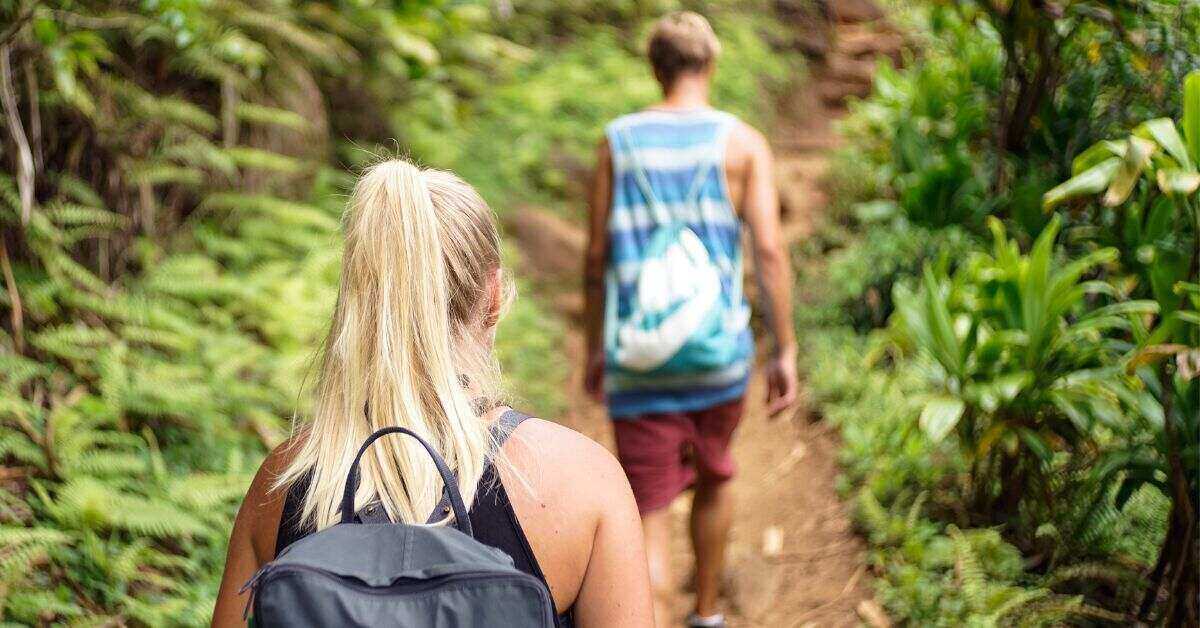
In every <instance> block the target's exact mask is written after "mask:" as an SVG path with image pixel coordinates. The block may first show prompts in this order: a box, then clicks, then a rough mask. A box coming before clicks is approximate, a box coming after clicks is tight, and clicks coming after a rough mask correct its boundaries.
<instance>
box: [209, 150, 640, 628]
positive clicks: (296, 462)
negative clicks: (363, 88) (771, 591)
mask: <svg viewBox="0 0 1200 628" xmlns="http://www.w3.org/2000/svg"><path fill="white" fill-rule="evenodd" d="M345 240H346V242H345V252H344V255H343V261H342V275H341V288H340V292H339V294H338V301H337V306H336V308H335V311H334V314H333V324H332V327H331V329H330V332H329V337H328V339H327V341H326V345H325V350H324V357H323V362H322V365H321V370H320V376H319V379H318V380H317V387H316V391H315V392H316V400H315V406H314V411H313V416H312V420H311V421H310V422H308V423H307V424H305V425H303V426H302V427H299V428H298V430H297V432H296V435H295V436H294V437H293V438H292V439H291V440H289V441H288V442H287V443H285V444H284V445H282V446H280V447H279V448H278V449H276V450H275V451H273V452H271V454H270V455H269V456H268V457H267V459H266V461H264V462H263V465H262V468H261V469H259V471H258V474H257V476H256V477H255V478H254V481H253V483H252V484H251V486H250V490H249V492H248V493H247V494H246V499H245V501H244V502H243V503H242V507H241V510H240V511H239V512H238V515H237V519H236V520H235V522H234V528H233V535H232V537H231V538H230V541H229V554H228V558H227V560H226V564H225V575H224V579H223V580H222V582H221V589H220V593H219V595H218V598H217V606H216V609H215V611H214V615H213V625H215V626H240V625H244V620H243V619H242V608H243V606H244V604H245V601H246V600H245V599H244V597H243V596H241V595H239V594H238V589H239V587H241V585H242V583H244V582H245V581H246V580H247V579H248V578H250V576H251V575H252V574H253V573H254V572H255V570H257V569H258V568H259V567H260V566H261V565H263V564H265V563H267V562H269V561H271V560H272V559H273V558H274V557H275V556H276V554H278V553H279V551H280V550H281V549H283V547H285V546H286V545H288V544H290V543H292V542H294V541H295V540H297V539H299V538H301V537H303V536H306V535H308V534H311V533H313V532H315V531H317V530H319V529H323V528H325V527H328V526H331V525H333V524H335V523H336V522H337V507H338V504H339V502H340V495H341V491H342V489H343V481H344V478H345V477H346V475H347V471H348V470H349V467H350V463H351V461H352V459H353V458H354V454H355V452H356V450H357V448H358V447H359V445H361V444H362V442H363V441H364V440H365V439H366V438H367V436H368V435H370V434H371V433H372V432H373V431H375V430H377V429H379V428H382V427H386V426H392V425H399V426H403V427H407V428H409V429H411V430H414V431H415V432H417V433H418V434H421V435H422V436H424V437H426V438H427V439H429V440H430V441H432V442H433V443H435V444H436V446H437V448H438V449H439V450H440V453H441V454H442V456H443V457H444V458H445V459H446V461H447V463H448V464H449V465H450V466H451V467H452V468H453V469H454V470H455V471H456V474H457V477H458V480H459V489H460V490H461V492H462V494H463V497H464V500H465V501H466V502H467V503H468V504H473V505H472V507H471V510H470V518H471V523H472V524H473V526H474V528H475V530H476V538H477V540H479V541H481V542H483V543H486V544H489V545H492V546H495V547H498V548H500V549H501V550H504V551H505V552H506V553H508V554H509V555H510V556H512V558H513V560H514V562H515V564H516V566H517V568H518V569H521V570H522V571H525V572H526V573H529V574H531V575H533V576H535V577H537V578H539V579H541V580H543V581H544V582H545V583H546V585H547V586H548V587H549V589H550V592H551V594H552V597H553V598H554V604H555V607H556V609H557V611H558V613H559V617H558V624H559V625H560V626H570V625H576V626H582V627H589V626H649V625H652V623H653V620H652V613H653V611H652V604H651V598H650V587H649V577H648V575H647V568H646V558H645V553H644V549H643V546H642V530H641V525H640V523H639V519H638V512H637V506H636V504H635V502H634V500H633V496H632V493H631V491H630V488H629V484H628V482H627V481H626V480H625V476H624V473H622V471H621V467H620V465H619V464H617V462H616V461H615V460H614V459H613V457H612V456H611V455H610V454H609V453H608V452H607V451H606V450H605V449H604V448H602V447H600V446H599V445H597V444H596V443H594V442H592V441H591V440H589V439H587V438H586V437H584V436H581V435H580V434H577V433H576V432H574V431H571V430H569V429H566V428H563V427H560V426H558V425H555V424H554V423H550V422H547V421H542V420H538V419H530V420H527V421H523V422H520V423H519V424H518V425H517V426H516V428H515V429H514V430H513V431H512V434H511V436H512V437H511V438H509V439H507V440H506V441H505V442H504V445H503V446H502V447H501V448H500V451H499V452H498V453H497V454H496V455H494V456H489V455H488V454H489V445H490V444H491V442H492V439H491V437H490V436H489V429H490V426H491V424H492V423H493V422H494V421H496V420H497V418H498V417H500V416H501V415H502V414H504V413H505V412H506V411H507V410H508V408H506V407H504V406H502V405H501V403H500V402H499V399H500V396H499V393H498V385H497V380H498V370H497V367H496V365H495V361H494V360H493V358H492V355H491V348H492V340H493V338H494V332H495V326H496V323H497V321H498V320H499V318H500V311H501V308H502V305H503V304H504V301H505V296H506V291H505V289H504V285H505V284H504V278H503V274H502V271H501V267H500V242H499V236H498V234H497V231H496V225H495V222H494V220H493V217H492V214H491V210H490V209H489V208H488V206H487V204H486V203H484V201H483V199H482V198H480V196H479V195H478V193H476V192H475V190H474V189H473V188H472V187H471V186H469V185H467V184H466V183H465V182H463V181H462V180H461V179H459V178H458V177H456V176H455V175H453V174H450V173H448V172H441V171H437V170H426V169H421V168H418V167H416V166H414V165H413V164H410V163H408V162H406V161H401V160H391V161H386V162H383V163H380V164H378V165H376V166H374V167H372V168H370V169H369V170H367V171H366V173H364V174H363V175H362V177H361V179H359V181H358V184H357V185H356V186H355V189H354V193H353V195H352V196H351V198H350V204H349V208H348V210H347V213H346V216H345ZM440 496H441V480H440V478H439V477H438V475H437V472H436V470H435V469H434V467H433V465H432V464H431V463H430V461H429V458H428V456H427V455H426V454H425V453H424V452H423V451H422V450H421V448H420V445H419V444H416V442H415V441H413V440H412V439H399V438H396V439H383V440H381V441H379V442H378V443H376V445H375V446H374V447H373V448H372V449H371V454H370V455H368V456H367V457H366V458H364V460H363V467H362V480H361V483H360V486H359V489H358V493H357V494H356V507H362V506H364V505H366V504H368V503H372V502H375V501H378V502H379V503H380V504H381V505H382V507H383V508H384V510H385V511H386V513H387V515H388V516H389V517H390V518H391V520H393V521H403V522H408V523H424V522H425V520H426V517H427V516H428V514H429V513H430V512H432V511H433V510H434V509H435V507H436V506H437V503H438V501H439V498H440Z"/></svg>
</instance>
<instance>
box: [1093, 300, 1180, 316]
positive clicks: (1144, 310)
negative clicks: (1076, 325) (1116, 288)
mask: <svg viewBox="0 0 1200 628" xmlns="http://www.w3.org/2000/svg"><path fill="white" fill-rule="evenodd" d="M1159 309H1160V308H1159V305H1158V302H1157V301H1151V300H1149V299H1140V300H1136V301H1122V302H1121V303H1113V304H1112V305H1106V306H1104V307H1100V308H1096V309H1094V310H1092V311H1091V312H1088V313H1087V316H1084V317H1083V318H1082V319H1081V320H1085V321H1086V320H1091V319H1093V318H1103V317H1105V316H1120V315H1129V314H1138V315H1141V314H1157V313H1158V312H1159Z"/></svg>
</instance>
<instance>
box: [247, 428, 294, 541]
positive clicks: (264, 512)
mask: <svg viewBox="0 0 1200 628" xmlns="http://www.w3.org/2000/svg"><path fill="white" fill-rule="evenodd" d="M302 440H303V434H297V435H296V436H293V437H292V438H289V439H288V440H286V441H284V442H283V443H281V444H279V445H277V446H276V447H275V448H274V449H272V450H271V452H270V453H268V454H267V457H266V458H264V459H263V462H262V464H261V465H259V467H258V472H257V473H255V474H254V479H253V480H251V482H250V488H249V489H248V490H247V491H246V499H245V501H243V502H242V508H241V511H240V512H239V514H238V518H239V519H241V518H242V517H243V516H244V517H245V523H246V525H247V527H248V531H249V533H250V540H251V544H252V545H253V547H254V553H255V555H257V556H258V557H259V559H260V562H262V561H266V560H270V559H271V558H273V557H274V555H275V538H276V536H277V532H278V529H279V517H280V515H281V514H282V513H283V504H284V501H285V500H286V498H287V487H286V486H276V484H277V483H278V481H279V478H280V477H281V476H282V475H283V472H284V471H285V470H287V468H288V465H290V464H291V463H292V459H293V458H294V457H295V452H296V447H298V446H299V444H300V443H301V442H302Z"/></svg>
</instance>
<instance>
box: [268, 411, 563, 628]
mask: <svg viewBox="0 0 1200 628" xmlns="http://www.w3.org/2000/svg"><path fill="white" fill-rule="evenodd" d="M528 418H529V415H527V414H524V413H522V412H518V411H516V410H508V411H506V412H505V413H504V414H502V415H501V416H500V418H498V419H496V422H495V423H493V424H492V438H493V442H494V443H495V444H496V447H497V448H498V447H499V446H501V445H503V444H504V442H505V441H506V440H508V437H509V436H511V435H512V433H513V431H515V430H516V429H517V426H519V425H520V424H521V423H522V422H524V421H525V420H526V419H528ZM311 482H312V473H311V471H310V472H309V473H306V474H304V475H303V476H301V477H300V478H298V479H297V480H296V481H295V482H294V483H293V484H292V485H291V486H290V487H288V492H287V495H286V496H285V497H284V501H283V512H282V513H281V514H280V516H279V531H278V532H277V533H276V535H275V555H276V556H278V555H279V553H280V552H281V551H283V549H284V548H286V547H287V546H289V545H291V544H292V543H295V542H296V541H298V540H300V539H302V538H304V537H306V536H308V535H309V534H312V533H313V526H312V525H311V524H305V523H304V522H303V521H302V520H301V515H302V513H303V509H304V495H305V493H306V492H307V491H308V485H309V484H310V483H311ZM380 510H382V509H380ZM441 510H442V509H441V504H439V507H438V509H437V510H435V511H434V513H433V515H432V516H431V519H433V520H438V519H440V518H441V516H442V515H441ZM469 516H470V518H471V527H472V528H474V530H475V540H477V541H479V542H480V543H483V544H484V545H488V546H491V547H495V548H498V549H500V550H502V551H503V552H504V553H506V554H508V555H509V556H510V557H512V559H513V566H515V567H516V568H517V569H518V570H520V571H522V572H524V573H527V574H529V575H531V576H533V577H535V578H537V579H538V580H541V581H542V583H543V584H545V585H546V588H547V589H549V588H550V583H549V582H548V581H547V580H546V574H545V573H544V572H543V571H542V567H541V565H539V564H538V561H537V556H535V555H534V553H533V547H532V546H531V545H530V544H529V538H528V537H526V536H525V530H524V529H523V528H521V522H520V520H518V519H517V513H516V511H515V510H513V507H512V502H511V501H510V500H509V498H508V491H507V490H506V489H505V488H504V483H503V482H502V481H500V476H499V474H498V473H497V472H496V467H495V465H493V464H492V456H491V455H489V457H488V464H487V465H486V466H485V467H484V471H483V476H482V477H480V479H479V485H478V488H477V490H476V493H475V502H474V503H473V504H471V510H470V514H469ZM360 518H362V519H367V518H368V517H365V516H363V515H362V514H361V511H360ZM369 518H370V519H372V520H375V519H376V518H375V517H369ZM385 521H386V519H385ZM555 624H556V625H557V626H558V628H574V625H575V620H574V612H573V610H571V609H569V610H567V612H565V613H563V614H561V615H559V616H557V617H555Z"/></svg>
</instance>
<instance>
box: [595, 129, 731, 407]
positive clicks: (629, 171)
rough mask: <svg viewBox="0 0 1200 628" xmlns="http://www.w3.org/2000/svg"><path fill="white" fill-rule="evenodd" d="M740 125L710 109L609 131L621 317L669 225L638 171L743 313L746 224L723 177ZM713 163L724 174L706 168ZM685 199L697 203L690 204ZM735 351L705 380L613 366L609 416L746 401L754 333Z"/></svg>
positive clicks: (614, 272) (612, 250)
mask: <svg viewBox="0 0 1200 628" xmlns="http://www.w3.org/2000/svg"><path fill="white" fill-rule="evenodd" d="M737 123H738V120H737V118H736V117H735V116H733V115H732V114H729V113H725V112H723V111H717V110H714V109H699V110H688V111H665V110H653V109H651V110H646V111H641V112H638V113H633V114H629V115H626V116H622V117H620V118H618V119H616V120H614V121H613V122H611V123H610V124H609V125H608V126H607V127H606V128H605V135H606V137H607V139H608V145H609V150H610V153H611V155H612V170H613V183H612V200H611V204H610V211H609V219H608V240H609V242H608V279H607V281H608V282H609V289H608V294H609V295H614V294H615V295H616V312H617V316H618V317H621V318H624V317H625V316H627V315H628V313H629V312H630V309H631V301H632V300H633V297H634V295H635V293H636V288H637V278H638V274H639V271H640V269H641V263H642V261H643V259H644V258H645V254H646V248H647V245H648V244H649V241H650V238H651V235H652V234H653V233H654V231H655V229H656V227H658V226H659V225H660V224H661V223H662V219H663V216H662V215H661V214H659V215H657V216H656V213H655V209H654V208H653V207H652V206H651V201H650V199H647V198H646V195H645V194H644V193H643V191H642V189H641V188H640V187H639V185H638V181H637V174H636V169H635V164H637V165H639V166H640V167H641V169H642V170H643V171H644V173H645V176H646V180H647V181H648V183H649V186H650V189H651V190H652V191H653V195H654V197H656V198H657V199H658V201H659V203H660V204H661V207H664V208H665V209H666V211H667V212H669V214H670V217H671V218H672V219H673V220H675V221H680V222H683V223H684V224H685V225H686V226H687V227H688V228H689V229H691V231H692V232H694V233H695V234H696V235H697V236H698V237H699V239H700V241H701V242H702V243H703V244H704V246H705V249H707V251H708V254H709V256H710V257H711V259H712V260H713V262H714V264H715V266H716V267H717V268H718V269H719V274H720V280H721V288H722V290H723V291H725V296H729V295H737V296H733V297H731V298H733V299H738V300H741V301H742V303H743V306H744V300H742V299H740V294H741V283H740V282H741V281H742V277H741V272H740V269H741V264H740V258H741V221H740V220H739V219H738V216H737V214H736V212H735V211H734V208H733V203H732V201H731V200H730V198H729V190H727V189H726V186H725V177H724V163H725V144H726V139H727V138H728V136H729V133H730V131H732V130H733V128H734V127H735V125H736V124H737ZM714 159H715V161H716V163H717V164H720V166H721V167H718V168H711V167H708V168H705V166H706V165H709V164H711V163H712V162H713V160H714ZM689 196H690V197H691V198H695V199H697V201H696V202H695V203H686V202H684V201H685V199H687V198H689ZM659 211H661V209H660V210H659ZM735 282H737V283H736V284H735ZM613 284H615V285H613ZM606 305H607V306H608V307H611V306H612V305H611V304H606ZM606 331H609V330H606ZM739 345H740V349H739V350H738V351H737V352H736V357H735V359H733V360H732V361H731V362H730V363H729V364H728V365H726V366H725V367H724V368H719V369H715V370H711V371H706V372H703V373H694V374H692V373H688V374H672V375H655V374H650V373H630V372H628V371H621V370H617V369H614V368H612V367H611V365H610V366H609V368H607V369H606V372H605V394H606V397H607V402H608V409H609V415H610V416H611V417H612V418H613V419H614V420H622V419H626V420H627V419H633V418H636V417H637V416H639V415H643V414H652V413H661V412H691V411H695V410H703V409H706V408H710V407H712V406H716V405H718V404H721V403H725V402H727V401H730V400H733V399H736V398H738V397H740V396H742V395H743V394H744V393H745V389H746V382H747V379H748V375H749V372H750V363H751V360H752V354H753V339H752V337H751V334H750V331H749V328H747V329H746V331H745V332H743V333H742V334H741V337H740V339H739Z"/></svg>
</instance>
